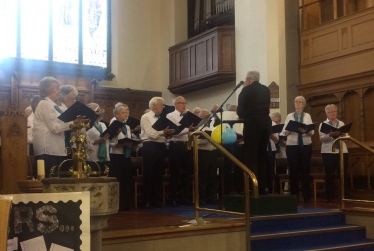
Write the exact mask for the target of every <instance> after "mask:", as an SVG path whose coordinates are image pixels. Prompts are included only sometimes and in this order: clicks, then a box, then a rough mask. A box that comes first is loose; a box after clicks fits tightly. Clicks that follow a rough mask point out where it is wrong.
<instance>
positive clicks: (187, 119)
mask: <svg viewBox="0 0 374 251" xmlns="http://www.w3.org/2000/svg"><path fill="white" fill-rule="evenodd" d="M200 121H201V118H200V117H199V116H196V115H195V114H193V113H192V112H186V114H184V116H183V118H182V119H181V120H180V121H179V124H181V125H184V126H185V127H190V125H192V124H193V126H197V125H198V124H199V123H200Z"/></svg>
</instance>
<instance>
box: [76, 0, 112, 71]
mask: <svg viewBox="0 0 374 251" xmlns="http://www.w3.org/2000/svg"><path fill="white" fill-rule="evenodd" d="M106 7H107V6H106V4H103V1H100V0H83V15H82V19H83V25H82V39H83V64H87V65H99V66H103V67H105V66H106V58H107V18H106V13H107V9H106ZM104 63H105V64H104Z"/></svg>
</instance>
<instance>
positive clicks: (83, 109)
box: [58, 101, 99, 127]
mask: <svg viewBox="0 0 374 251" xmlns="http://www.w3.org/2000/svg"><path fill="white" fill-rule="evenodd" d="M78 116H85V117H86V118H88V119H89V120H90V126H91V127H92V126H93V124H94V123H95V121H96V120H97V119H98V118H99V115H98V114H96V112H95V111H93V110H92V109H91V108H89V107H87V106H86V105H85V104H83V103H81V102H79V101H75V102H74V104H73V105H72V106H70V107H69V108H68V109H67V110H66V111H64V112H63V113H62V114H61V115H60V116H58V119H60V120H62V121H63V122H70V121H73V120H75V119H76V118H77V117H78Z"/></svg>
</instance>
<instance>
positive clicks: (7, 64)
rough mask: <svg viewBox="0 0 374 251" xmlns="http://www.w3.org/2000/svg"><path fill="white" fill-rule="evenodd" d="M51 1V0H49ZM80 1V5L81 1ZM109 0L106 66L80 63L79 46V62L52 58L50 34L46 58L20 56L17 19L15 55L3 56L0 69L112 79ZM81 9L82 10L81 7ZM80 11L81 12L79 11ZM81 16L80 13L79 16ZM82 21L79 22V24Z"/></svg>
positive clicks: (108, 8)
mask: <svg viewBox="0 0 374 251" xmlns="http://www.w3.org/2000/svg"><path fill="white" fill-rule="evenodd" d="M50 1H53V0H50ZM79 1H80V3H79V4H80V7H82V6H81V5H82V1H81V0H79ZM19 4H20V1H18V8H17V9H18V10H17V16H18V17H19V16H20V8H19ZM111 6H112V4H111V0H107V58H106V60H107V66H106V68H104V67H100V66H93V65H84V64H83V63H81V55H82V50H83V47H82V46H79V58H80V60H79V61H80V62H79V63H77V64H75V63H64V62H57V61H52V60H53V47H52V46H53V40H52V35H51V34H50V38H49V43H48V44H49V53H48V60H37V59H29V58H21V57H20V55H21V53H20V52H21V48H20V45H21V41H20V39H21V38H20V30H21V29H20V21H19V18H18V20H17V48H16V57H9V58H5V59H3V60H1V61H0V69H1V70H3V71H4V72H5V73H8V74H12V73H13V72H26V73H28V72H32V73H38V74H42V75H52V76H54V75H67V76H73V77H88V78H95V79H99V80H112V79H113V78H114V77H115V76H114V74H113V73H111V69H112V20H111ZM81 11H83V10H82V9H81ZM81 13H82V12H81ZM81 13H80V14H81ZM79 18H80V19H81V18H82V17H81V15H80V17H79ZM52 22H53V20H52V18H50V21H49V25H50V27H51V25H52ZM81 25H82V23H81V22H80V26H81ZM79 33H80V34H79V44H80V45H81V43H82V34H81V33H82V30H81V29H80V32H79Z"/></svg>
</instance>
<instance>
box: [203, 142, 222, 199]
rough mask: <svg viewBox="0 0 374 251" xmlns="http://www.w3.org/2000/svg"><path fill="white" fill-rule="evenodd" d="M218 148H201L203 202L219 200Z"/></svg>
mask: <svg viewBox="0 0 374 251" xmlns="http://www.w3.org/2000/svg"><path fill="white" fill-rule="evenodd" d="M217 157H218V150H212V151H209V150H200V149H199V198H200V201H201V202H205V201H206V200H209V201H210V202H215V201H217Z"/></svg>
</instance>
